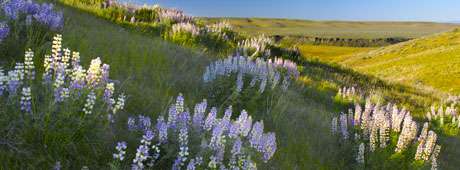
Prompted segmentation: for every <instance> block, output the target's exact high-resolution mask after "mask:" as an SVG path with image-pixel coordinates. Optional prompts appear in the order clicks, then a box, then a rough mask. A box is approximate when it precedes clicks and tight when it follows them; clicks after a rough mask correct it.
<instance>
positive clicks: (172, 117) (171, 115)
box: [168, 106, 178, 129]
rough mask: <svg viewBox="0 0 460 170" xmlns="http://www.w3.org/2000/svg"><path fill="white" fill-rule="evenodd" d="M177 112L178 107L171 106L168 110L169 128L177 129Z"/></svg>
mask: <svg viewBox="0 0 460 170" xmlns="http://www.w3.org/2000/svg"><path fill="white" fill-rule="evenodd" d="M177 114H178V113H177V110H176V106H171V107H169V110H168V126H169V127H170V128H172V129H175V128H176V122H177Z"/></svg>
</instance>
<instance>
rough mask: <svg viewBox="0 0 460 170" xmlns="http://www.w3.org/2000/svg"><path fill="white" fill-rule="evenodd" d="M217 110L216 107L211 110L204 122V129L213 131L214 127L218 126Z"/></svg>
mask: <svg viewBox="0 0 460 170" xmlns="http://www.w3.org/2000/svg"><path fill="white" fill-rule="evenodd" d="M216 116H217V109H216V108H215V107H213V108H211V111H210V112H209V114H208V116H207V117H206V120H205V122H204V129H206V130H208V131H209V130H211V129H212V127H213V126H214V125H215V124H216Z"/></svg>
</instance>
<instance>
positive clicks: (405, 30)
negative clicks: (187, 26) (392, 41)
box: [207, 18, 458, 39]
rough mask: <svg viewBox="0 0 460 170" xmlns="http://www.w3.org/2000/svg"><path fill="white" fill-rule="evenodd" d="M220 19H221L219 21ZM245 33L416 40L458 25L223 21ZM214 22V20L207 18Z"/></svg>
mask: <svg viewBox="0 0 460 170" xmlns="http://www.w3.org/2000/svg"><path fill="white" fill-rule="evenodd" d="M219 19H222V18H219ZM224 19H226V20H228V21H229V22H230V23H231V24H232V25H234V26H235V27H236V29H237V30H238V31H241V32H245V33H247V34H261V33H264V34H267V35H285V36H286V35H301V36H312V37H340V38H372V39H374V38H388V37H406V38H416V37H421V36H425V35H430V34H433V33H438V32H443V31H448V30H451V29H453V28H455V27H458V25H455V24H442V23H430V22H342V21H309V20H289V19H260V18H224ZM207 20H208V21H215V20H217V19H207Z"/></svg>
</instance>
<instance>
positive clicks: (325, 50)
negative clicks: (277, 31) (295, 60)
mask: <svg viewBox="0 0 460 170" xmlns="http://www.w3.org/2000/svg"><path fill="white" fill-rule="evenodd" d="M298 47H299V50H300V53H301V54H302V55H303V56H308V58H314V59H320V60H323V61H327V62H336V61H340V60H342V59H343V58H346V57H347V56H350V55H353V54H357V53H363V52H368V51H371V50H373V49H375V48H359V47H338V46H327V45H309V44H305V45H300V46H298Z"/></svg>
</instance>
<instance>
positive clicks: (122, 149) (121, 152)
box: [113, 141, 127, 161]
mask: <svg viewBox="0 0 460 170" xmlns="http://www.w3.org/2000/svg"><path fill="white" fill-rule="evenodd" d="M126 148H127V144H126V142H125V141H122V142H118V143H117V147H116V149H117V151H118V153H114V154H113V158H114V159H116V160H120V161H123V160H124V159H125V155H126Z"/></svg>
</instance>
